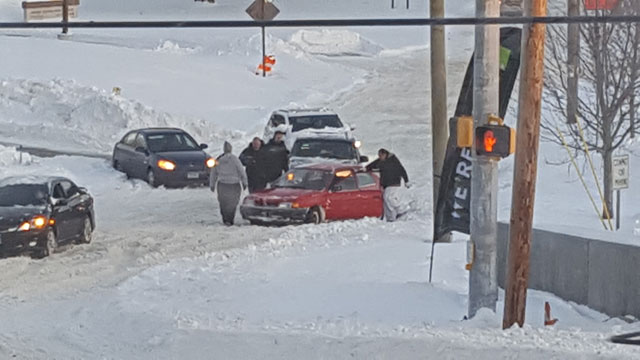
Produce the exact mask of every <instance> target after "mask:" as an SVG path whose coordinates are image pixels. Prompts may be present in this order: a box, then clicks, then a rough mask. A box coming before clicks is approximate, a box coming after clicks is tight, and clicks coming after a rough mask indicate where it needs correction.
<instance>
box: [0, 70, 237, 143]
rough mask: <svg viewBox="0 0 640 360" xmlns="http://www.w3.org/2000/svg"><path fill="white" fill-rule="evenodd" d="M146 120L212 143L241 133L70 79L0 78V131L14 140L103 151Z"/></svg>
mask: <svg viewBox="0 0 640 360" xmlns="http://www.w3.org/2000/svg"><path fill="white" fill-rule="evenodd" d="M151 126H161V127H164V126H167V127H181V128H184V129H185V130H187V131H188V132H190V133H191V134H192V135H193V136H194V137H195V138H196V140H198V141H202V142H209V143H213V144H218V143H220V142H222V139H230V138H240V137H241V136H242V135H241V133H239V132H236V133H232V132H225V131H221V130H220V129H218V127H217V126H215V125H212V124H210V123H206V122H205V121H204V120H196V119H186V118H180V117H175V116H172V115H169V114H168V113H164V112H159V111H156V110H154V109H151V108H149V107H147V106H144V105H143V104H141V103H139V102H137V101H133V100H129V99H125V98H123V97H120V96H117V95H114V94H111V93H109V92H107V91H105V90H100V89H98V88H95V87H85V86H81V85H78V84H77V83H75V82H74V81H68V80H52V81H32V80H5V81H2V82H1V83H0V135H1V136H2V138H3V139H7V140H8V141H10V142H13V143H19V144H23V145H37V146H39V147H47V148H50V149H55V150H69V151H83V152H91V153H102V154H107V153H109V152H110V151H111V149H112V147H113V144H114V143H115V142H116V141H117V140H119V139H120V138H121V136H123V135H124V133H126V132H127V131H128V130H132V129H137V128H142V127H151Z"/></svg>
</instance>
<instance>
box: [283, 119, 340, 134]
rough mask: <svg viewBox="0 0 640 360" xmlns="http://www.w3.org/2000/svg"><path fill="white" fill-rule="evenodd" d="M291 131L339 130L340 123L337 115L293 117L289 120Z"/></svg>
mask: <svg viewBox="0 0 640 360" xmlns="http://www.w3.org/2000/svg"><path fill="white" fill-rule="evenodd" d="M289 123H290V124H291V131H292V132H296V131H301V130H305V129H324V128H327V127H329V128H341V127H343V125H342V121H340V118H338V115H313V116H293V117H290V118H289Z"/></svg>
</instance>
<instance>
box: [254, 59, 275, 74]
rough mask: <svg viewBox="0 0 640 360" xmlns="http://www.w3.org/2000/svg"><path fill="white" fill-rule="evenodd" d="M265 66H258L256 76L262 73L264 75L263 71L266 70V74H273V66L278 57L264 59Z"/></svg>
mask: <svg viewBox="0 0 640 360" xmlns="http://www.w3.org/2000/svg"><path fill="white" fill-rule="evenodd" d="M263 63H264V65H263V64H260V65H258V69H257V70H256V75H259V74H260V73H262V70H263V69H264V72H265V73H267V74H269V73H271V71H272V70H273V66H274V65H275V64H276V57H275V56H273V55H267V56H265V57H264V59H263Z"/></svg>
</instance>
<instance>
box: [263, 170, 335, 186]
mask: <svg viewBox="0 0 640 360" xmlns="http://www.w3.org/2000/svg"><path fill="white" fill-rule="evenodd" d="M332 179H333V173H332V172H330V171H324V170H314V169H293V170H291V171H289V172H287V173H286V174H284V175H282V176H281V177H280V178H278V180H276V181H275V182H274V183H273V187H276V188H292V189H305V190H324V189H325V188H326V187H327V186H329V183H330V182H331V180H332Z"/></svg>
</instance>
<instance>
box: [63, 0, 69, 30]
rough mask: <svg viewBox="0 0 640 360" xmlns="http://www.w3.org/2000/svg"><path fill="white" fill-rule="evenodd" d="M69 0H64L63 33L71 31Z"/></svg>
mask: <svg viewBox="0 0 640 360" xmlns="http://www.w3.org/2000/svg"><path fill="white" fill-rule="evenodd" d="M68 23H69V0H62V33H63V34H67V33H68V32H69V27H68V26H67V24H68Z"/></svg>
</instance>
